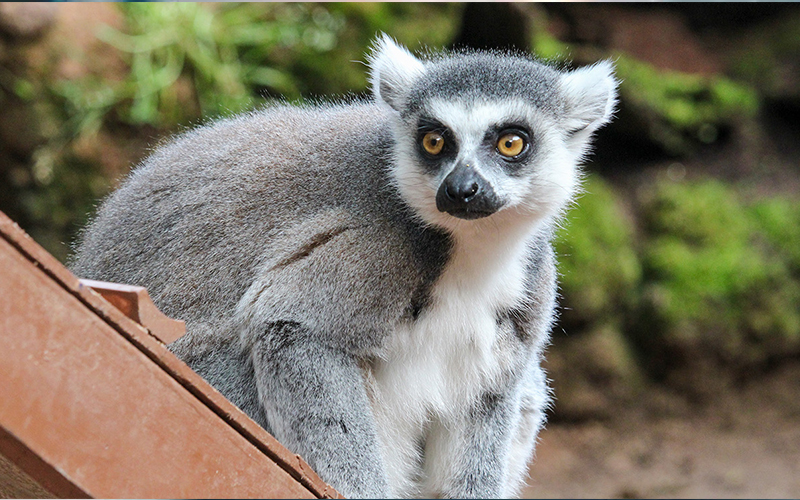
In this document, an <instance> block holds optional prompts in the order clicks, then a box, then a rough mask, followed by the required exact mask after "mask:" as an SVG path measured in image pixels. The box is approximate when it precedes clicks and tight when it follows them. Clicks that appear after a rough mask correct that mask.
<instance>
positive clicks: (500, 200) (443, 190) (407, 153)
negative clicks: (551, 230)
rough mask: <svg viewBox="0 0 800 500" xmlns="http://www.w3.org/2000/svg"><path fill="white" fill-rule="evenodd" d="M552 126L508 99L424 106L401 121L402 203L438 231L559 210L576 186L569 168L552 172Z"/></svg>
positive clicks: (564, 166) (399, 174) (399, 173)
mask: <svg viewBox="0 0 800 500" xmlns="http://www.w3.org/2000/svg"><path fill="white" fill-rule="evenodd" d="M554 125H555V123H554V120H553V119H548V117H547V116H546V114H545V113H543V112H541V111H539V110H537V109H535V108H532V107H531V106H530V105H528V104H527V103H525V102H524V101H520V100H515V99H513V98H507V99H503V100H499V99H488V98H487V99H481V100H479V101H477V102H476V101H473V102H464V101H461V100H459V99H453V98H449V99H443V98H435V99H431V100H430V101H428V102H425V103H424V105H423V106H420V109H419V112H418V113H414V114H413V115H409V116H408V117H407V118H405V119H404V120H403V125H402V127H403V131H404V132H403V133H402V136H401V137H397V141H398V152H397V159H398V161H397V164H396V172H395V173H396V176H397V178H398V180H399V182H403V183H405V184H406V186H405V189H404V190H403V192H404V194H405V195H406V197H407V198H410V199H413V200H415V201H416V202H417V203H418V204H419V205H416V206H417V207H419V206H420V205H424V207H425V208H424V209H423V213H424V216H426V217H427V218H428V219H436V220H437V221H438V223H439V224H442V223H444V224H447V223H448V218H449V217H454V218H457V219H462V220H475V219H481V218H485V217H490V216H492V215H493V214H495V213H497V212H499V211H502V210H505V209H507V208H510V207H518V208H519V207H526V209H527V210H532V211H539V210H541V209H542V207H541V206H539V205H542V204H547V205H549V204H552V203H563V202H564V201H565V199H566V198H569V197H570V196H571V195H572V193H573V192H574V189H575V185H576V183H577V172H576V169H575V166H574V165H572V164H570V162H561V163H560V164H559V165H552V164H551V160H552V159H553V156H554V154H555V153H557V150H558V148H559V145H560V137H559V136H558V134H557V133H554V131H558V128H556V127H555V126H554ZM398 135H400V134H398ZM401 143H403V144H401ZM554 197H555V198H558V200H554V199H553V198H554ZM562 198H564V199H562ZM434 209H435V210H436V212H437V213H434V212H433V210H434ZM449 222H451V223H455V222H457V221H449Z"/></svg>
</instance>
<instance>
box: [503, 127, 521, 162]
mask: <svg viewBox="0 0 800 500" xmlns="http://www.w3.org/2000/svg"><path fill="white" fill-rule="evenodd" d="M524 150H525V139H523V138H522V137H521V136H519V135H518V134H514V133H509V134H505V135H503V136H502V137H500V139H499V140H498V141H497V151H498V152H499V153H500V154H501V155H503V156H506V157H508V158H513V157H514V156H517V155H518V154H520V153H522V151H524Z"/></svg>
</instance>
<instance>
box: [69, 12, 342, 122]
mask: <svg viewBox="0 0 800 500" xmlns="http://www.w3.org/2000/svg"><path fill="white" fill-rule="evenodd" d="M120 8H121V9H122V10H123V13H124V14H125V21H126V28H125V32H120V31H117V30H114V29H113V28H110V27H106V28H105V29H103V30H100V31H99V32H98V34H97V35H98V36H99V37H100V38H101V39H102V40H104V41H105V42H107V43H108V44H109V45H110V46H111V47H114V48H115V49H116V50H118V51H119V52H120V53H121V54H123V56H124V57H125V59H126V61H127V63H128V64H129V67H130V72H129V73H128V74H127V75H126V76H125V78H124V79H123V80H122V81H121V82H116V83H115V82H108V81H103V80H99V79H96V78H94V79H93V78H87V79H85V80H82V81H62V82H59V83H58V84H57V85H56V86H55V91H56V92H57V93H58V94H60V95H61V96H62V97H63V98H64V99H65V100H66V104H67V106H68V111H69V114H70V115H71V116H72V117H73V120H74V122H75V123H74V126H75V127H74V128H75V129H77V130H78V131H79V132H85V131H89V132H93V131H96V130H97V129H98V128H99V127H100V126H101V124H102V120H103V119H104V118H105V116H106V115H107V114H108V113H109V112H111V111H112V110H114V111H116V114H117V117H118V118H119V119H121V120H122V121H124V122H127V123H131V124H149V125H154V126H159V127H164V126H172V125H174V124H176V123H185V122H187V121H191V120H194V119H196V118H198V117H199V116H203V117H213V116H218V115H221V114H227V113H235V112H239V111H242V110H245V109H249V108H252V107H253V106H254V105H255V104H257V102H258V101H259V99H258V98H257V97H256V96H257V95H258V93H260V92H263V91H268V92H274V93H277V94H280V95H282V96H285V97H288V98H298V97H299V96H300V89H299V87H298V85H297V84H296V82H295V80H294V78H292V76H291V74H290V73H289V72H288V71H286V70H285V69H284V68H282V67H281V64H280V61H281V60H286V59H301V58H303V57H305V56H306V55H308V54H309V53H325V52H329V51H330V50H331V49H332V48H333V47H334V46H335V45H336V43H337V40H338V38H337V37H338V34H339V32H340V31H341V29H342V27H343V25H344V19H343V18H342V17H341V16H338V15H334V14H331V13H330V12H328V11H327V10H326V9H324V8H323V7H321V6H315V5H306V4H221V5H219V6H209V5H206V4H200V3H187V2H177V3H129V4H121V6H120Z"/></svg>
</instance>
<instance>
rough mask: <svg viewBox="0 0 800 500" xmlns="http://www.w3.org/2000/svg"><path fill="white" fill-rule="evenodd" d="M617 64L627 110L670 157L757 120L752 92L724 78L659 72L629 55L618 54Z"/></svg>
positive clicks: (756, 102) (621, 91) (753, 93)
mask: <svg viewBox="0 0 800 500" xmlns="http://www.w3.org/2000/svg"><path fill="white" fill-rule="evenodd" d="M615 64H616V67H617V76H618V77H619V78H620V79H621V80H622V84H621V85H620V94H621V96H622V99H623V101H624V103H625V105H626V106H630V107H631V108H632V109H633V111H634V113H635V114H636V115H640V116H641V119H643V120H644V121H645V122H646V123H647V124H648V127H649V131H648V133H649V134H650V136H651V138H652V139H653V140H655V141H656V142H657V143H659V144H661V145H662V147H664V149H665V150H666V151H667V152H669V153H672V154H683V153H686V152H689V151H691V150H692V149H693V147H694V145H695V144H697V143H698V142H699V143H711V142H714V141H715V140H716V139H717V136H718V134H719V130H720V129H722V128H725V127H729V126H731V125H732V124H733V123H735V122H736V121H738V120H742V119H748V118H752V117H754V116H755V114H756V112H757V111H758V108H759V100H758V95H757V94H756V92H755V91H754V90H752V89H751V88H749V87H747V86H746V85H743V84H740V83H736V82H734V81H732V80H730V79H728V78H725V77H723V76H719V75H715V76H712V77H707V76H703V75H698V74H689V73H680V72H677V71H667V70H659V69H657V68H655V67H653V66H651V65H649V64H647V63H644V62H641V61H637V60H635V59H632V58H630V57H627V56H625V55H618V56H617V57H616V58H615Z"/></svg>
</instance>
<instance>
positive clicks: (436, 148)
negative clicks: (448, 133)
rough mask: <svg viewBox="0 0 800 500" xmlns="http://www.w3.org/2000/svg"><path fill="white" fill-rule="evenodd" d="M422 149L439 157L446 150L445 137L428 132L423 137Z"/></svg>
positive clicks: (437, 133)
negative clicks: (443, 149)
mask: <svg viewBox="0 0 800 500" xmlns="http://www.w3.org/2000/svg"><path fill="white" fill-rule="evenodd" d="M422 147H423V148H425V151H427V152H428V153H430V154H432V155H438V154H439V153H441V152H442V148H444V137H442V134H440V133H439V132H428V133H427V134H425V135H424V136H423V137H422Z"/></svg>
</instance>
